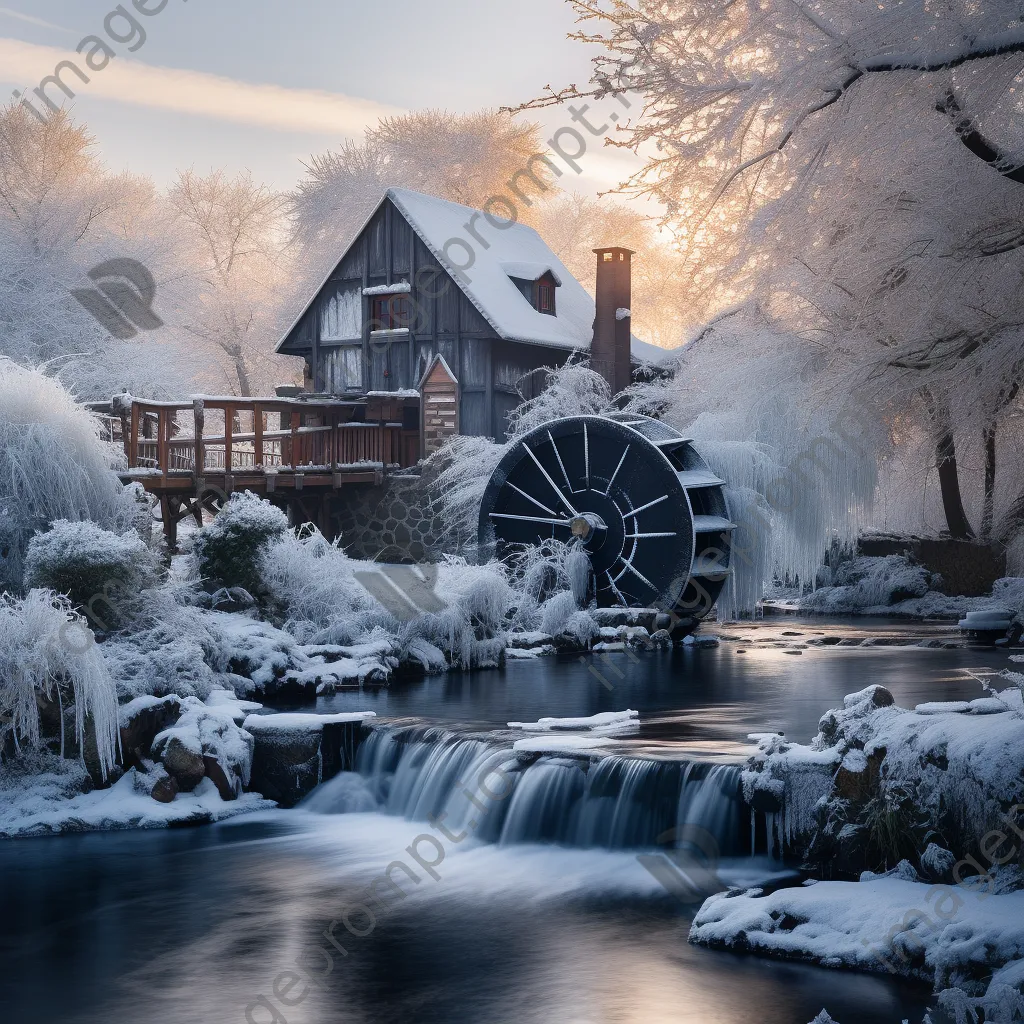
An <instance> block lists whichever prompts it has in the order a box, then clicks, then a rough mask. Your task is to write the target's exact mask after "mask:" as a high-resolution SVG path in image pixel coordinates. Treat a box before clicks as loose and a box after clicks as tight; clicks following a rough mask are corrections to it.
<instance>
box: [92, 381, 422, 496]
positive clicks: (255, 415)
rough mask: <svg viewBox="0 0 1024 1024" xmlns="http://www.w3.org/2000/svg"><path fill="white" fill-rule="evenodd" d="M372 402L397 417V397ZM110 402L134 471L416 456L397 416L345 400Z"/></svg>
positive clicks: (167, 472)
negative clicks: (369, 416) (368, 411)
mask: <svg viewBox="0 0 1024 1024" xmlns="http://www.w3.org/2000/svg"><path fill="white" fill-rule="evenodd" d="M378 405H379V407H380V409H381V410H382V413H383V415H384V416H387V415H397V416H399V418H400V417H401V405H400V404H392V405H390V406H389V405H387V404H383V405H381V404H380V403H378ZM111 408H112V415H111V416H110V420H111V432H112V435H118V434H119V435H120V438H119V439H120V440H121V441H122V443H123V445H124V452H125V457H126V458H127V461H128V471H129V475H133V476H138V477H146V476H154V475H160V476H162V477H168V476H176V477H177V476H186V475H191V476H193V477H205V476H207V475H217V474H242V475H248V474H260V473H271V474H272V473H280V472H286V473H287V472H303V473H310V472H317V471H319V472H322V473H329V472H334V473H337V472H338V471H339V470H344V469H350V468H356V467H379V468H381V469H386V468H387V467H388V466H395V465H397V466H410V465H414V464H415V462H416V458H417V457H418V445H417V443H415V442H417V441H418V436H410V434H411V433H412V432H410V431H408V430H404V429H403V425H402V423H401V422H394V421H388V420H386V419H381V420H378V421H374V422H359V421H357V420H356V419H355V418H354V417H355V416H356V415H357V410H358V409H359V408H360V407H359V406H358V404H357V403H353V402H344V401H319V402H318V401H304V400H299V399H261V398H255V399H243V398H232V399H221V398H201V399H195V400H194V401H192V402H189V403H177V402H150V401H140V400H137V399H131V400H127V401H124V402H122V403H121V404H118V401H117V400H116V399H115V401H114V404H113V406H112V407H111ZM363 411H364V412H365V407H363ZM118 426H119V427H120V429H119V430H118V429H117V427H118Z"/></svg>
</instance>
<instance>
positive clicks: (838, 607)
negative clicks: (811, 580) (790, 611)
mask: <svg viewBox="0 0 1024 1024" xmlns="http://www.w3.org/2000/svg"><path fill="white" fill-rule="evenodd" d="M934 583H935V577H934V576H933V574H932V573H930V572H929V571H928V570H927V569H926V568H925V567H924V566H923V565H916V564H915V563H913V562H911V561H909V560H908V559H907V558H905V557H904V556H903V555H886V556H884V557H860V558H852V559H850V560H849V561H845V562H841V563H840V564H839V566H838V567H837V568H836V570H835V572H834V573H833V574H832V580H831V585H829V586H825V587H819V588H818V589H817V590H815V591H814V592H813V593H810V594H805V595H804V596H803V597H802V598H801V600H800V607H801V608H802V609H805V610H807V611H813V612H818V613H820V614H823V615H850V614H856V613H864V614H872V613H873V612H877V611H879V610H881V609H885V610H886V611H888V610H889V609H890V608H891V606H892V605H894V604H899V603H900V602H903V601H908V600H910V599H912V598H922V597H924V596H925V595H926V594H928V593H929V591H930V590H932V588H933V585H934ZM936 596H937V597H941V596H942V595H936Z"/></svg>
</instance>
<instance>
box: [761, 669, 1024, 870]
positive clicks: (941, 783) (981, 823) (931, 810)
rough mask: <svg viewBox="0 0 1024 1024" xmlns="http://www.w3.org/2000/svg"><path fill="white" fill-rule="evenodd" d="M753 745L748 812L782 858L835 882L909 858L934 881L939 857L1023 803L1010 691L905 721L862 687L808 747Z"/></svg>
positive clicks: (1020, 742)
mask: <svg viewBox="0 0 1024 1024" xmlns="http://www.w3.org/2000/svg"><path fill="white" fill-rule="evenodd" d="M1006 677H1007V679H1008V681H1009V682H1011V683H1018V684H1019V683H1024V677H1020V676H1017V675H1015V674H1013V673H1006ZM758 742H759V750H758V753H757V754H756V755H754V757H753V758H752V759H751V761H750V763H749V764H748V766H747V769H746V771H745V772H744V774H743V784H744V795H745V797H746V799H747V801H748V802H749V803H750V804H751V806H752V807H753V808H754V809H755V810H762V811H765V812H767V813H768V814H769V815H770V816H771V815H774V816H775V817H774V818H771V817H770V818H769V825H770V826H774V828H775V831H776V835H777V837H778V838H779V839H780V840H781V845H782V847H783V848H784V849H785V850H787V851H788V852H789V853H792V854H796V855H803V854H805V853H806V855H807V856H809V857H810V858H811V860H812V862H813V863H817V864H821V865H823V866H824V865H828V868H829V870H831V871H835V872H838V873H840V874H842V873H848V874H857V873H859V871H861V870H864V869H866V868H876V867H877V866H878V865H879V864H886V863H887V864H889V865H891V864H894V863H895V862H896V861H898V860H899V859H900V858H901V857H910V858H911V859H912V861H913V862H914V865H915V867H916V868H917V869H918V870H919V872H920V873H921V874H922V875H923V876H925V877H934V876H935V875H936V874H937V873H941V872H942V870H943V867H942V865H941V864H940V862H939V860H937V859H936V858H938V857H939V853H938V852H937V851H951V852H952V854H955V855H956V856H962V855H964V854H965V853H967V852H968V851H969V850H970V849H972V848H973V847H974V846H975V845H976V844H977V842H978V841H979V840H980V839H981V837H983V836H984V835H986V834H987V833H988V832H989V831H991V830H992V829H995V828H998V827H999V823H1000V821H1001V820H1002V816H1003V815H1004V814H1005V813H1006V812H1007V810H1008V809H1009V808H1010V807H1012V806H1014V805H1016V804H1017V803H1020V802H1022V801H1024V704H1022V696H1021V691H1020V689H1018V688H1017V686H1011V687H1010V688H1009V689H1006V690H1003V691H1001V692H999V693H993V694H992V695H990V696H987V697H980V698H978V699H977V700H974V701H966V702H964V701H959V702H955V703H950V704H945V705H944V704H942V703H938V702H932V703H928V704H925V705H922V706H920V707H918V708H916V709H914V710H912V711H911V710H907V709H904V708H900V707H897V706H896V705H895V703H894V701H893V698H892V695H891V694H890V693H889V692H888V691H887V690H885V689H884V688H883V687H879V686H870V687H867V688H866V689H864V690H862V691H860V692H859V693H855V694H851V695H850V696H848V697H846V698H845V700H844V704H843V707H842V708H838V709H835V710H832V711H829V712H827V713H826V714H825V715H823V716H822V718H821V721H820V722H819V732H818V735H817V736H816V737H815V738H814V740H813V741H812V742H811V744H810V745H809V746H803V745H801V744H797V743H788V742H786V741H785V740H784V739H783V737H781V736H762V737H758ZM931 846H934V847H935V849H934V850H932V853H931V854H930V855H929V857H928V859H927V860H925V859H924V854H925V851H926V850H928V849H930V848H931Z"/></svg>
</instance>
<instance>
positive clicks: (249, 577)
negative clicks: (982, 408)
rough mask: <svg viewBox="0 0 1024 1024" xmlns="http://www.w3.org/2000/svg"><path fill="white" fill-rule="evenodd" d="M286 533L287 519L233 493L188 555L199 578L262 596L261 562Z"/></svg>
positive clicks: (250, 497) (243, 494)
mask: <svg viewBox="0 0 1024 1024" xmlns="http://www.w3.org/2000/svg"><path fill="white" fill-rule="evenodd" d="M287 532H288V518H287V516H285V514H284V513H283V512H282V511H281V510H280V509H278V508H275V507H274V506H273V505H271V504H270V502H269V501H264V500H263V499H262V498H260V497H258V496H257V495H255V494H252V493H251V492H249V491H236V492H235V493H234V494H232V495H231V497H230V499H229V500H228V503H227V504H226V505H225V506H224V508H223V509H222V510H221V511H220V512H219V513H218V514H217V517H216V518H215V519H214V520H213V522H212V523H210V524H209V525H208V526H206V527H204V528H203V529H202V530H200V531H199V532H198V533H197V534H196V536H195V540H194V541H193V546H192V553H193V555H194V557H195V560H196V564H197V567H198V569H199V571H200V573H202V575H203V576H204V577H205V578H206V579H208V580H210V581H213V582H214V583H217V584H221V585H223V586H225V587H241V588H242V589H243V590H245V591H247V592H248V593H250V594H252V596H253V597H258V596H260V595H261V594H263V593H264V588H263V586H262V579H261V575H260V573H261V559H262V556H263V554H264V553H265V551H266V550H267V548H268V547H269V545H270V544H271V543H272V542H274V541H276V540H280V539H281V538H282V537H283V536H284V535H285V534H286V533H287Z"/></svg>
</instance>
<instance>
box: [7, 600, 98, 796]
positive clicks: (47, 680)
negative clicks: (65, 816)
mask: <svg viewBox="0 0 1024 1024" xmlns="http://www.w3.org/2000/svg"><path fill="white" fill-rule="evenodd" d="M68 704H73V705H74V711H75V739H76V740H77V743H78V747H79V749H80V750H84V749H85V748H86V738H87V737H86V733H87V729H89V730H91V732H92V733H93V736H94V738H95V746H96V754H97V759H98V763H99V768H100V771H101V772H102V774H103V775H104V776H105V775H106V773H107V771H108V770H109V769H110V767H111V766H112V765H113V763H114V757H115V752H116V749H117V742H118V730H117V696H116V693H115V687H114V681H113V679H112V678H111V675H110V671H109V669H108V667H107V664H106V662H105V661H104V658H103V655H102V653H101V651H100V648H99V647H98V646H97V645H96V642H95V640H94V638H93V635H92V632H91V631H90V630H89V627H88V625H87V623H86V622H85V620H84V619H83V618H81V616H79V615H77V614H76V613H75V612H74V611H73V610H72V608H71V605H70V603H69V602H68V600H67V599H66V598H64V597H61V596H59V595H57V594H54V593H53V592H52V591H47V590H32V591H30V592H29V594H28V596H27V597H25V598H24V599H22V600H19V599H17V598H14V597H10V596H3V595H0V741H6V740H7V738H8V737H10V740H11V742H12V743H13V745H14V747H15V749H18V750H20V749H21V746H22V745H23V744H24V745H26V746H29V747H37V746H39V744H40V741H41V739H42V727H41V723H40V710H41V707H43V708H46V707H47V706H49V708H50V709H51V710H52V709H53V708H54V706H56V711H57V718H58V721H59V731H60V741H61V751H62V752H63V751H64V748H65V742H64V740H65V737H64V716H63V709H64V707H65V706H67V705H68ZM2 745H3V744H0V748H2Z"/></svg>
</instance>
